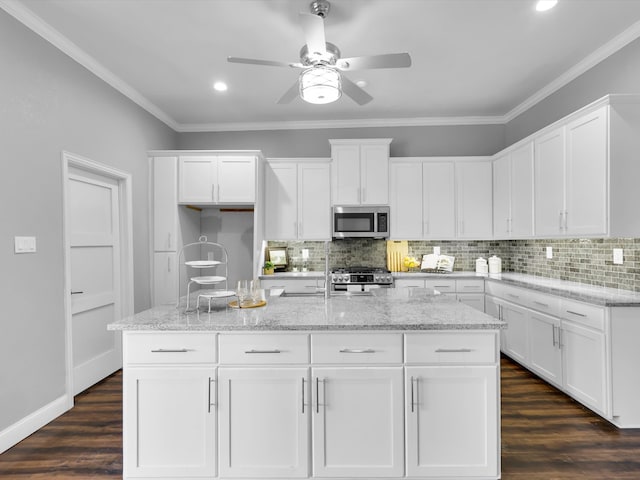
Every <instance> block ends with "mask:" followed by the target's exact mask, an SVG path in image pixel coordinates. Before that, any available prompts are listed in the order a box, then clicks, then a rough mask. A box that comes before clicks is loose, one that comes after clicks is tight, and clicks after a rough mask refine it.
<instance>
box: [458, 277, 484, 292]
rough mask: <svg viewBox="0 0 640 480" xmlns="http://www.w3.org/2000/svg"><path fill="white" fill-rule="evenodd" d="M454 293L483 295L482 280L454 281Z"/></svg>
mask: <svg viewBox="0 0 640 480" xmlns="http://www.w3.org/2000/svg"><path fill="white" fill-rule="evenodd" d="M456 292H458V293H483V292H484V280H473V279H469V280H456Z"/></svg>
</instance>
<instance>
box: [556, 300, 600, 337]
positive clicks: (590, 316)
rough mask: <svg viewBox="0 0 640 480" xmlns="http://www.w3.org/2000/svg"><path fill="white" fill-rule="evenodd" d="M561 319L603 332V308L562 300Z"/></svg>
mask: <svg viewBox="0 0 640 480" xmlns="http://www.w3.org/2000/svg"><path fill="white" fill-rule="evenodd" d="M561 315H562V318H565V319H567V320H571V321H572V322H576V323H581V324H583V325H587V326H589V327H591V328H596V329H598V330H604V308H602V307H598V306H597V305H589V304H587V303H582V302H576V301H575V300H567V299H564V298H563V299H562V313H561Z"/></svg>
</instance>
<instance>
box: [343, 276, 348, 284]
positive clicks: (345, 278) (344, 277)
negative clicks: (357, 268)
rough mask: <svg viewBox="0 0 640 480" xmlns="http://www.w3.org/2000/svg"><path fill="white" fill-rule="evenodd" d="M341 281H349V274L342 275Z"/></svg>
mask: <svg viewBox="0 0 640 480" xmlns="http://www.w3.org/2000/svg"><path fill="white" fill-rule="evenodd" d="M342 281H343V282H345V283H346V282H348V281H349V275H343V276H342Z"/></svg>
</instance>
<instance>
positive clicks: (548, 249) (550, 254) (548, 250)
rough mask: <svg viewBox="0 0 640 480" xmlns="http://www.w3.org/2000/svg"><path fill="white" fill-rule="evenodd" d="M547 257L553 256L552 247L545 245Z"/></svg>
mask: <svg viewBox="0 0 640 480" xmlns="http://www.w3.org/2000/svg"><path fill="white" fill-rule="evenodd" d="M547 258H549V259H551V258H553V247H547Z"/></svg>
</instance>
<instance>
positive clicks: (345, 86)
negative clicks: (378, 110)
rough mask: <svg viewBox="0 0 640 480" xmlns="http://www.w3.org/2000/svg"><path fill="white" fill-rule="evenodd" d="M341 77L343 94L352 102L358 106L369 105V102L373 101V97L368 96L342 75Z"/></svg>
mask: <svg viewBox="0 0 640 480" xmlns="http://www.w3.org/2000/svg"><path fill="white" fill-rule="evenodd" d="M341 77H342V91H343V93H345V94H346V95H347V96H349V97H351V98H352V99H353V101H354V102H356V103H357V104H358V105H364V104H366V103H369V102H370V101H371V100H373V97H372V96H371V95H369V94H368V93H367V92H365V91H364V90H363V89H361V88H360V87H359V86H358V85H356V84H355V83H353V82H352V81H351V80H349V79H348V78H347V77H345V76H344V75H341Z"/></svg>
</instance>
